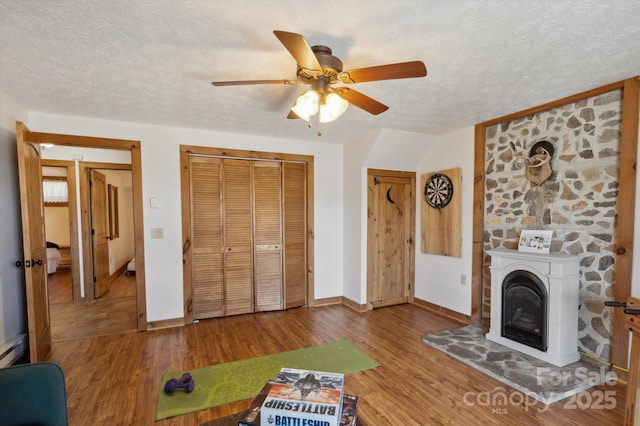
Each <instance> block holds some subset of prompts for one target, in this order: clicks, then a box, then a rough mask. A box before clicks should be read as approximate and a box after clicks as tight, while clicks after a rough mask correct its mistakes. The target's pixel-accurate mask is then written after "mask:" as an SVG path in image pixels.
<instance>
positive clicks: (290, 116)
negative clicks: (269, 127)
mask: <svg viewBox="0 0 640 426" xmlns="http://www.w3.org/2000/svg"><path fill="white" fill-rule="evenodd" d="M287 118H289V119H292V118H300V117H298V114H296V113H295V112H293V111H292V110H289V115H287Z"/></svg>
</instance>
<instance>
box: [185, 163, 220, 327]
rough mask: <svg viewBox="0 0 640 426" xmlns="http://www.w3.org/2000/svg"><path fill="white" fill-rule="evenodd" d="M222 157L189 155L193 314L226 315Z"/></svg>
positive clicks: (198, 316)
mask: <svg viewBox="0 0 640 426" xmlns="http://www.w3.org/2000/svg"><path fill="white" fill-rule="evenodd" d="M221 173H222V160H221V159H219V158H211V157H199V156H189V182H190V185H189V190H190V199H191V206H190V208H191V213H190V214H191V288H192V298H193V299H192V300H193V303H192V304H193V318H194V319H204V318H214V317H220V316H223V315H224V304H223V302H224V292H223V288H222V276H223V274H222V224H221V223H222V222H221V212H220V209H221V203H220V183H221Z"/></svg>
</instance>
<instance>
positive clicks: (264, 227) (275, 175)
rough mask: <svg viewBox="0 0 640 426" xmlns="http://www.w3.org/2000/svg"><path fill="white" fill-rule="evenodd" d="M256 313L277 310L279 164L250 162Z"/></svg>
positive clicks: (279, 289) (279, 290) (279, 304)
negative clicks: (251, 173) (251, 168)
mask: <svg viewBox="0 0 640 426" xmlns="http://www.w3.org/2000/svg"><path fill="white" fill-rule="evenodd" d="M252 163H253V172H254V180H253V194H254V209H253V210H254V213H253V214H254V230H253V235H254V284H255V311H256V312H261V311H273V310H280V309H282V306H283V291H282V225H281V223H282V217H281V206H282V197H281V193H282V191H281V182H280V176H281V173H280V168H281V167H280V162H279V161H253V162H252Z"/></svg>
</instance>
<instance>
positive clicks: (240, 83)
mask: <svg viewBox="0 0 640 426" xmlns="http://www.w3.org/2000/svg"><path fill="white" fill-rule="evenodd" d="M211 84H213V85H214V86H243V85H247V84H284V85H286V86H291V85H298V84H302V83H300V82H298V81H296V80H240V81H212V82H211Z"/></svg>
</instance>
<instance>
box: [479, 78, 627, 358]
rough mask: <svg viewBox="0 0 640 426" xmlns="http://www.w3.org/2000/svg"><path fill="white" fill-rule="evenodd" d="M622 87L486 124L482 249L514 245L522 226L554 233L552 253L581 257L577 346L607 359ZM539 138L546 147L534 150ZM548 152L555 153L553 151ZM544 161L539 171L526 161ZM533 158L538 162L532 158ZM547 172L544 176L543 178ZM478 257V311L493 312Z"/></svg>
mask: <svg viewBox="0 0 640 426" xmlns="http://www.w3.org/2000/svg"><path fill="white" fill-rule="evenodd" d="M621 97H622V92H621V91H620V90H614V91H611V92H608V93H605V94H602V95H598V96H594V97H591V98H587V99H582V100H580V101H576V102H573V103H569V104H566V105H563V106H561V107H557V108H551V109H549V110H546V111H543V112H540V113H536V114H531V115H529V116H526V117H521V118H517V119H514V120H512V121H508V122H504V123H501V124H497V125H494V126H491V127H488V128H487V130H486V151H485V152H486V157H485V160H486V161H485V164H486V166H485V167H486V169H485V200H484V207H485V211H484V241H483V248H484V251H485V252H486V251H488V250H495V249H497V248H509V249H517V246H518V239H519V236H520V233H521V231H522V230H550V231H554V234H553V235H554V237H553V240H552V242H551V252H559V253H567V254H571V255H580V256H581V257H582V260H581V262H580V272H581V277H580V290H579V303H580V309H579V320H578V325H577V326H578V349H579V350H580V351H583V352H586V353H589V354H592V355H595V356H597V357H599V358H602V359H605V360H609V359H610V348H611V329H612V320H613V317H612V312H611V309H610V308H605V306H604V301H605V300H609V299H611V297H612V296H613V285H614V282H615V264H614V259H615V243H616V235H615V220H616V203H617V197H618V186H619V146H620V133H621V129H620V123H621V110H622V109H621V108H622V104H621ZM542 141H544V142H545V144H543V145H542V146H544V147H545V151H546V154H549V155H548V158H546V157H547V156H546V154H545V152H543V151H541V150H540V149H536V148H534V147H536V145H537V146H538V147H539V146H541V145H540V142H542ZM550 151H553V152H550ZM536 153H537V154H541V157H538V158H537V162H540V161H543V160H545V159H548V161H547V163H546V164H548V166H549V170H547V171H545V173H541V174H540V176H538V177H536V176H533V179H532V175H531V173H527V169H528V167H527V166H528V163H527V162H526V161H524V159H526V158H528V159H529V161H530V162H531V161H533V160H535V159H534V158H533V156H534V155H535V154H536ZM531 164H535V162H534V163H531ZM546 174H548V176H545V175H546ZM489 265H490V258H489V256H487V255H485V256H484V259H483V267H484V269H483V270H484V273H483V298H484V300H483V317H487V318H488V317H489V314H490V310H489V306H490V300H489V297H490V290H489V289H490V285H491V283H490V281H491V276H490V270H489Z"/></svg>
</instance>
